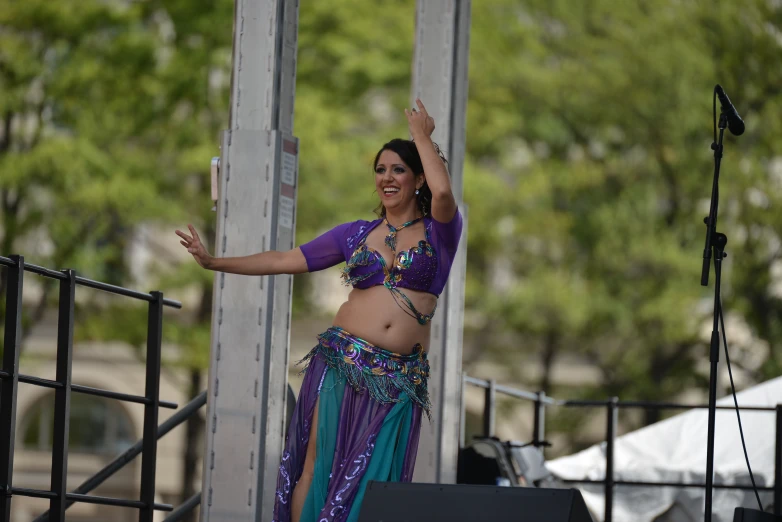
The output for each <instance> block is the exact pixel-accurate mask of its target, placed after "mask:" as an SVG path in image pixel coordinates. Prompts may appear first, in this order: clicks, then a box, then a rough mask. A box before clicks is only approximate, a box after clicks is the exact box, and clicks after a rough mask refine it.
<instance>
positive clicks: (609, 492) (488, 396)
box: [461, 374, 782, 522]
mask: <svg viewBox="0 0 782 522" xmlns="http://www.w3.org/2000/svg"><path fill="white" fill-rule="evenodd" d="M462 382H463V385H468V384H469V385H472V386H477V387H479V388H483V389H484V390H485V402H484V409H483V416H482V419H483V436H485V437H493V436H494V418H495V411H496V401H497V394H503V395H507V396H509V397H514V398H517V399H521V400H526V401H530V402H534V403H535V418H534V423H533V428H532V439H531V441H530V444H531V445H534V446H536V447H539V448H542V447H545V446H548V445H549V444H548V442H547V441H546V438H545V430H546V427H545V411H546V408H548V407H551V406H559V407H566V408H584V407H593V408H595V407H596V408H605V410H606V439H605V444H606V451H605V456H606V468H605V469H606V471H605V477H604V478H603V479H602V480H588V479H583V480H563V482H565V483H569V484H602V485H603V486H604V488H605V493H604V495H605V513H604V520H605V522H612V520H613V503H614V489H615V486H631V487H632V486H647V487H680V488H701V489H704V490H705V489H706V484H705V483H684V482H647V481H632V480H616V479H615V478H614V449H615V444H616V437H617V424H618V416H619V410H620V409H646V410H651V409H667V410H672V409H707V408H708V407H709V406H708V405H704V404H679V403H674V402H651V401H650V402H647V401H620V400H619V399H618V398H617V397H611V398H609V399H606V400H601V401H594V400H556V399H553V398H552V397H549V396H547V395H546V394H545V393H543V392H537V393H534V392H529V391H524V390H518V389H515V388H511V387H508V386H502V385H499V384H497V383H496V382H495V381H493V380H484V379H476V378H474V377H470V376H468V375H466V374H464V375H463V378H462ZM464 404H465V403H464V400H462V415H461V416H462V429H461V446H462V447H464V442H465V433H464V432H465V410H464V408H465V406H464ZM717 409H721V410H734V409H735V408H734V407H733V406H717ZM739 409H740V410H742V411H761V412H775V413H776V429H775V438H776V439H775V440H776V445H775V448H776V450H775V455H774V484H773V485H772V486H759V487H758V488H757V489H758V490H759V491H771V492H773V494H774V501H773V503H774V514H775V515H782V404H777V405H776V406H775V407H766V406H740V407H739ZM714 488H716V489H739V490H752V489H753V487H752V485H751V484H750V485H743V484H715V485H714Z"/></svg>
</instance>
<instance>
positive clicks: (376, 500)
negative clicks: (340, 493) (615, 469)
mask: <svg viewBox="0 0 782 522" xmlns="http://www.w3.org/2000/svg"><path fill="white" fill-rule="evenodd" d="M436 520H447V521H448V522H475V521H477V520H491V521H492V522H521V521H523V522H593V520H592V517H591V516H590V514H589V511H587V508H586V504H584V498H583V497H582V496H581V492H580V491H578V490H577V489H544V488H508V487H496V486H477V485H466V484H456V485H450V484H411V483H401V482H369V484H368V485H367V489H366V492H365V494H364V501H363V504H362V506H361V512H360V513H359V517H358V521H359V522H381V521H382V522H432V521H436Z"/></svg>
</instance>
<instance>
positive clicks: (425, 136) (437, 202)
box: [405, 100, 456, 223]
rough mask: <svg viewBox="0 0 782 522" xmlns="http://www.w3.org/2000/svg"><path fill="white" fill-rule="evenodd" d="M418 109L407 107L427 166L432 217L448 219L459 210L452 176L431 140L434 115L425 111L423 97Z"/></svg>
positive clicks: (416, 140) (408, 115) (445, 221)
mask: <svg viewBox="0 0 782 522" xmlns="http://www.w3.org/2000/svg"><path fill="white" fill-rule="evenodd" d="M415 102H416V104H418V109H419V110H418V111H408V110H407V109H405V114H406V115H407V122H408V126H409V128H410V135H411V136H412V137H413V141H414V142H415V145H416V148H417V149H418V155H419V156H421V163H422V164H423V167H424V175H425V176H426V183H427V184H428V185H429V190H431V191H432V217H433V218H434V219H436V220H437V221H439V222H441V223H448V222H450V221H451V219H453V216H454V214H455V213H456V198H454V196H453V191H452V190H451V179H450V177H449V176H448V170H447V169H446V167H445V163H443V160H442V158H440V155H439V154H438V153H437V150H436V149H435V147H434V143H433V142H432V138H431V135H432V132H433V131H434V118H432V117H431V116H429V113H428V112H426V107H424V104H423V103H422V102H421V100H416V101H415Z"/></svg>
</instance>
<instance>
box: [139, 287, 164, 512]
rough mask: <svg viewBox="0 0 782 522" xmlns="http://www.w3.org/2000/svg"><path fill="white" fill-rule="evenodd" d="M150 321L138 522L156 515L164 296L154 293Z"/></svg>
mask: <svg viewBox="0 0 782 522" xmlns="http://www.w3.org/2000/svg"><path fill="white" fill-rule="evenodd" d="M151 294H152V296H153V297H154V298H155V300H154V301H152V302H151V303H149V314H148V321H147V375H146V386H145V389H146V397H147V399H148V400H149V402H148V403H147V404H145V405H144V441H143V443H142V447H143V449H142V453H141V499H140V500H141V502H143V503H144V507H143V508H141V509H140V510H139V522H152V520H153V517H154V514H155V509H154V506H155V468H156V461H157V422H158V410H159V408H160V406H159V405H158V399H159V398H160V359H161V353H160V352H161V344H162V339H163V337H162V336H163V293H162V292H151Z"/></svg>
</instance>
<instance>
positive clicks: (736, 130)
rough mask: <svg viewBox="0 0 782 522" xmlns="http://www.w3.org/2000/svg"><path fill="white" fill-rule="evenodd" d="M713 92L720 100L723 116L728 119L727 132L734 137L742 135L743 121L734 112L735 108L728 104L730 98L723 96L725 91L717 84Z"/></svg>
mask: <svg viewBox="0 0 782 522" xmlns="http://www.w3.org/2000/svg"><path fill="white" fill-rule="evenodd" d="M714 91H715V92H716V93H717V98H719V99H720V105H722V110H723V111H725V115H726V116H727V117H728V130H730V132H731V134H733V135H734V136H741V135H742V134H744V120H742V119H741V116H739V113H738V112H736V108H735V107H734V106H733V104H732V103H730V98H728V95H727V94H725V90H724V89H723V88H722V87H721V86H720V84H717V85H716V87H714Z"/></svg>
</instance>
